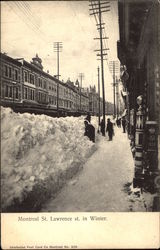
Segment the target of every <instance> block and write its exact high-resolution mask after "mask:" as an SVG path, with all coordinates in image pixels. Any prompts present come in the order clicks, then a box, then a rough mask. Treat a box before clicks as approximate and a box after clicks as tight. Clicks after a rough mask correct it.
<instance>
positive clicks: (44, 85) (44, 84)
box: [43, 81, 46, 89]
mask: <svg viewBox="0 0 160 250" xmlns="http://www.w3.org/2000/svg"><path fill="white" fill-rule="evenodd" d="M43 87H44V89H46V81H44V83H43Z"/></svg>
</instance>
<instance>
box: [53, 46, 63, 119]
mask: <svg viewBox="0 0 160 250" xmlns="http://www.w3.org/2000/svg"><path fill="white" fill-rule="evenodd" d="M62 48H63V45H62V42H54V52H56V53H57V75H56V77H57V79H58V80H59V77H60V74H59V53H60V52H62ZM57 116H59V81H58V82H57Z"/></svg>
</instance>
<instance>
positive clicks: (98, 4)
mask: <svg viewBox="0 0 160 250" xmlns="http://www.w3.org/2000/svg"><path fill="white" fill-rule="evenodd" d="M90 2H91V4H90V5H89V6H91V7H92V9H90V10H91V11H92V13H91V14H90V15H94V16H95V17H96V14H97V15H98V20H99V23H97V24H96V25H97V26H98V28H97V29H98V31H99V38H94V39H99V40H100V50H99V51H100V54H97V56H100V60H101V78H102V96H103V121H104V124H105V125H106V122H105V87H104V66H103V60H104V56H105V55H107V53H103V51H104V50H107V49H104V48H103V39H107V37H103V34H102V30H103V29H104V24H105V23H102V12H107V11H109V9H108V8H109V7H110V6H108V5H106V4H108V3H109V2H107V1H101V0H98V1H90ZM96 51H98V50H96ZM104 136H105V128H104Z"/></svg>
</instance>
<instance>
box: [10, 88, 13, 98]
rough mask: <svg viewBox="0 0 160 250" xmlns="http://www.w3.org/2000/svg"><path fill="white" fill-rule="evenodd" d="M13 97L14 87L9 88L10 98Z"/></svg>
mask: <svg viewBox="0 0 160 250" xmlns="http://www.w3.org/2000/svg"><path fill="white" fill-rule="evenodd" d="M12 96H13V89H12V87H9V97H10V98H12Z"/></svg>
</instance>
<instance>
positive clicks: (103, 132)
mask: <svg viewBox="0 0 160 250" xmlns="http://www.w3.org/2000/svg"><path fill="white" fill-rule="evenodd" d="M100 127H101V133H102V135H103V136H104V135H105V123H104V120H103V119H102V121H101V122H100Z"/></svg>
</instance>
